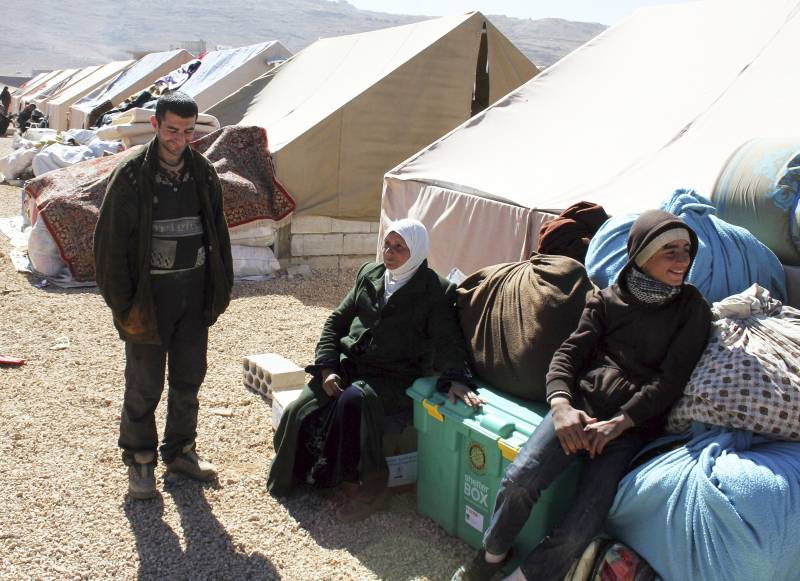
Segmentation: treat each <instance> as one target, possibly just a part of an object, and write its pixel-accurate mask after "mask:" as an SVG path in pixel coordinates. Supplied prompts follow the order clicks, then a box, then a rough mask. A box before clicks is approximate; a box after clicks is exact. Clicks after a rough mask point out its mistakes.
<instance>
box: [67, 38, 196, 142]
mask: <svg viewBox="0 0 800 581" xmlns="http://www.w3.org/2000/svg"><path fill="white" fill-rule="evenodd" d="M191 58H192V55H191V54H190V53H188V52H187V51H185V50H183V49H179V50H170V51H165V52H156V53H151V54H148V55H145V56H143V57H142V58H140V59H139V60H138V61H136V62H135V63H134V64H133V65H131V66H130V67H128V68H127V69H125V70H124V71H122V72H121V73H119V74H118V75H117V76H116V77H114V79H113V80H112V81H111V82H110V83H108V84H106V85H101V86H100V87H98V88H97V89H95V90H94V91H92V92H91V93H89V94H88V95H86V96H85V97H83V98H82V99H80V100H79V101H77V102H76V103H75V104H74V105H73V106H72V107H70V114H69V126H70V128H78V129H85V128H86V127H84V125H85V124H86V122H87V121H88V116H89V114H90V113H91V112H92V110H93V109H94V108H95V107H97V106H98V105H102V104H103V103H105V102H107V101H109V102H111V103H112V105H114V106H116V105H118V104H119V103H121V102H122V101H124V100H125V99H126V98H127V97H129V96H130V95H132V94H133V93H136V92H137V91H141V90H142V89H146V88H147V87H148V86H150V85H151V84H152V83H153V82H154V81H155V80H156V79H158V78H159V77H162V76H164V75H166V74H167V73H168V72H170V71H171V70H173V69H176V68H178V67H179V66H180V65H182V64H183V63H185V62H187V61H189V60H191Z"/></svg>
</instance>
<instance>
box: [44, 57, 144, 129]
mask: <svg viewBox="0 0 800 581" xmlns="http://www.w3.org/2000/svg"><path fill="white" fill-rule="evenodd" d="M133 62H134V61H132V60H126V61H114V62H110V63H107V64H105V65H102V66H101V67H100V68H98V69H97V70H95V71H94V72H93V73H91V74H90V75H87V76H86V77H84V78H83V79H81V80H80V81H78V82H76V83H73V84H72V85H70V86H69V87H66V88H64V90H62V91H61V92H60V93H59V94H58V95H56V96H54V97H53V98H52V99H50V100H49V101H48V102H47V115H48V116H49V118H50V127H51V128H52V129H56V130H57V131H65V130H66V129H67V127H68V125H67V117H68V113H69V108H70V107H71V106H72V104H73V103H75V102H76V101H78V99H80V98H82V97H83V96H85V95H87V94H88V93H89V92H91V91H93V90H94V89H96V88H97V87H99V86H100V85H102V84H105V83H107V82H108V80H109V79H110V78H111V77H113V76H114V75H117V74H119V73H120V72H121V71H123V70H125V69H126V68H127V67H129V66H130V65H131V64H133Z"/></svg>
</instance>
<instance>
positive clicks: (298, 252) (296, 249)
mask: <svg viewBox="0 0 800 581" xmlns="http://www.w3.org/2000/svg"><path fill="white" fill-rule="evenodd" d="M304 236H305V235H304V234H292V240H291V252H292V256H303V237H304Z"/></svg>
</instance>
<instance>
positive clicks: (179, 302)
mask: <svg viewBox="0 0 800 581" xmlns="http://www.w3.org/2000/svg"><path fill="white" fill-rule="evenodd" d="M155 113H156V114H155V116H153V117H151V118H150V123H151V124H152V125H153V128H154V129H155V130H156V136H155V138H154V139H153V140H152V141H151V142H150V144H149V145H148V146H147V147H144V148H142V149H141V150H140V151H137V152H136V153H134V154H132V155H131V156H130V157H128V158H127V159H125V160H123V161H122V162H121V163H120V164H119V165H118V166H117V168H116V169H115V170H114V172H113V173H112V174H111V176H110V178H109V182H108V187H107V189H106V197H105V200H104V201H103V206H102V208H101V209H100V216H99V219H98V221H97V227H96V228H95V232H94V256H95V270H96V278H97V286H98V287H99V288H100V292H101V293H102V295H103V298H104V299H105V301H106V303H107V304H108V306H109V307H111V312H112V314H113V317H114V325H115V326H116V328H117V330H118V331H119V336H120V338H121V339H122V340H124V341H125V359H126V362H125V396H124V402H123V405H122V419H121V422H120V434H119V446H120V448H122V450H123V452H122V459H123V462H125V464H126V465H127V466H128V484H129V495H130V496H131V497H132V498H151V497H153V496H155V495H156V494H157V493H156V484H155V476H154V469H155V465H156V447H157V444H158V432H157V430H156V423H155V410H156V407H157V406H158V402H159V400H160V399H161V393H162V391H163V389H164V371H165V368H166V366H167V365H168V366H169V367H168V369H169V374H168V382H169V396H168V403H167V422H166V427H165V429H164V437H163V441H162V444H161V448H160V452H161V458H162V460H163V461H164V463H165V464H166V469H167V472H173V473H182V474H184V475H186V476H189V477H190V478H195V479H197V480H203V481H208V480H213V479H214V478H216V468H215V467H214V466H213V465H212V464H210V463H208V462H205V461H203V460H200V459H199V458H198V456H197V453H196V452H195V437H196V435H197V411H198V407H199V404H198V399H197V393H198V391H199V389H200V384H201V383H202V382H203V378H204V377H205V373H206V351H207V347H208V327H209V326H211V325H212V324H214V322H215V321H216V320H217V317H219V315H220V314H222V312H223V311H225V309H226V307H227V306H228V303H229V302H230V296H231V288H232V287H233V267H232V260H231V247H230V238H229V237H228V227H227V225H226V223H225V216H224V214H223V211H222V189H221V187H220V183H219V178H218V177H217V173H216V171H215V170H214V167H213V166H212V165H211V163H210V162H209V161H208V160H207V159H206V158H205V157H203V156H202V155H201V154H199V153H197V152H196V151H193V150H192V149H191V148H189V147H188V144H189V141H190V140H191V139H192V135H193V133H194V126H195V122H196V120H197V103H195V102H194V100H193V99H192V98H191V97H190V96H189V95H187V94H185V93H181V92H173V93H168V94H166V95H164V96H162V97H161V98H160V99H159V100H158V103H157V105H156V112H155Z"/></svg>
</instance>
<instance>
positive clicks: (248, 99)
mask: <svg viewBox="0 0 800 581" xmlns="http://www.w3.org/2000/svg"><path fill="white" fill-rule="evenodd" d="M537 72H538V70H537V69H536V67H535V66H534V65H533V63H531V62H530V61H529V60H528V59H527V58H526V57H525V56H524V55H523V54H522V53H521V52H520V51H519V50H517V48H515V47H514V45H513V44H512V43H511V42H510V41H509V40H508V39H507V38H505V37H504V36H503V35H502V34H501V33H500V32H499V31H498V30H497V29H496V28H495V27H494V26H492V24H491V23H490V22H488V21H487V20H486V18H485V17H484V16H483V15H481V14H480V13H477V12H473V13H469V14H466V15H463V16H454V17H446V18H438V19H433V20H428V21H424V22H419V23H415V24H409V25H406V26H398V27H394V28H388V29H384V30H378V31H374V32H367V33H362V34H353V35H349V36H341V37H337V38H329V39H322V40H319V41H317V42H315V43H314V44H312V45H311V46H309V47H307V48H305V49H304V50H302V51H301V52H299V53H298V54H296V55H295V56H293V57H292V58H291V59H290V60H288V61H287V62H285V63H283V64H282V65H280V66H278V67H277V68H276V69H275V70H274V71H273V72H270V73H267V74H266V75H265V76H263V77H261V78H259V79H258V80H256V81H254V82H252V83H250V84H249V85H247V86H245V87H243V88H242V89H241V90H239V91H237V92H236V93H235V94H233V95H231V96H230V97H228V98H227V99H225V100H223V101H222V102H220V103H218V104H217V105H216V106H214V107H212V108H211V109H209V110H208V113H210V114H211V115H214V116H215V117H217V118H218V119H219V121H220V123H221V124H222V125H232V124H239V125H257V126H260V127H264V128H266V130H267V135H268V138H269V144H270V151H271V152H272V154H273V156H274V158H275V163H276V168H277V172H278V177H279V178H280V180H281V182H282V183H283V184H284V185H285V186H286V188H287V190H288V191H289V192H290V193H291V194H292V195H293V196H294V198H295V199H296V201H297V213H298V214H314V215H322V216H328V217H334V218H345V219H357V220H364V219H366V220H376V219H377V216H378V212H379V208H380V188H381V179H382V176H383V174H384V173H385V172H386V171H387V170H389V169H390V168H392V167H393V166H394V165H396V164H397V163H399V162H400V161H401V160H403V159H404V158H406V157H408V156H409V155H410V154H412V153H413V152H415V151H418V150H419V149H420V148H421V147H424V146H425V145H426V144H428V143H430V142H431V141H432V140H434V139H436V138H438V137H439V136H441V135H443V134H444V133H446V132H448V131H450V130H451V129H453V128H454V127H456V126H457V125H458V124H460V123H461V122H463V121H464V120H466V119H468V118H469V117H470V116H471V115H472V114H473V112H474V111H476V110H480V109H481V108H483V107H485V106H486V105H488V104H489V103H491V102H493V101H494V100H496V99H498V98H500V97H502V96H503V95H505V94H507V93H508V92H509V91H511V90H513V89H515V88H517V87H518V86H520V85H521V84H522V83H524V82H525V81H527V80H528V79H530V78H532V77H533V76H534V75H536V74H537ZM312 168H313V169H312Z"/></svg>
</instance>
